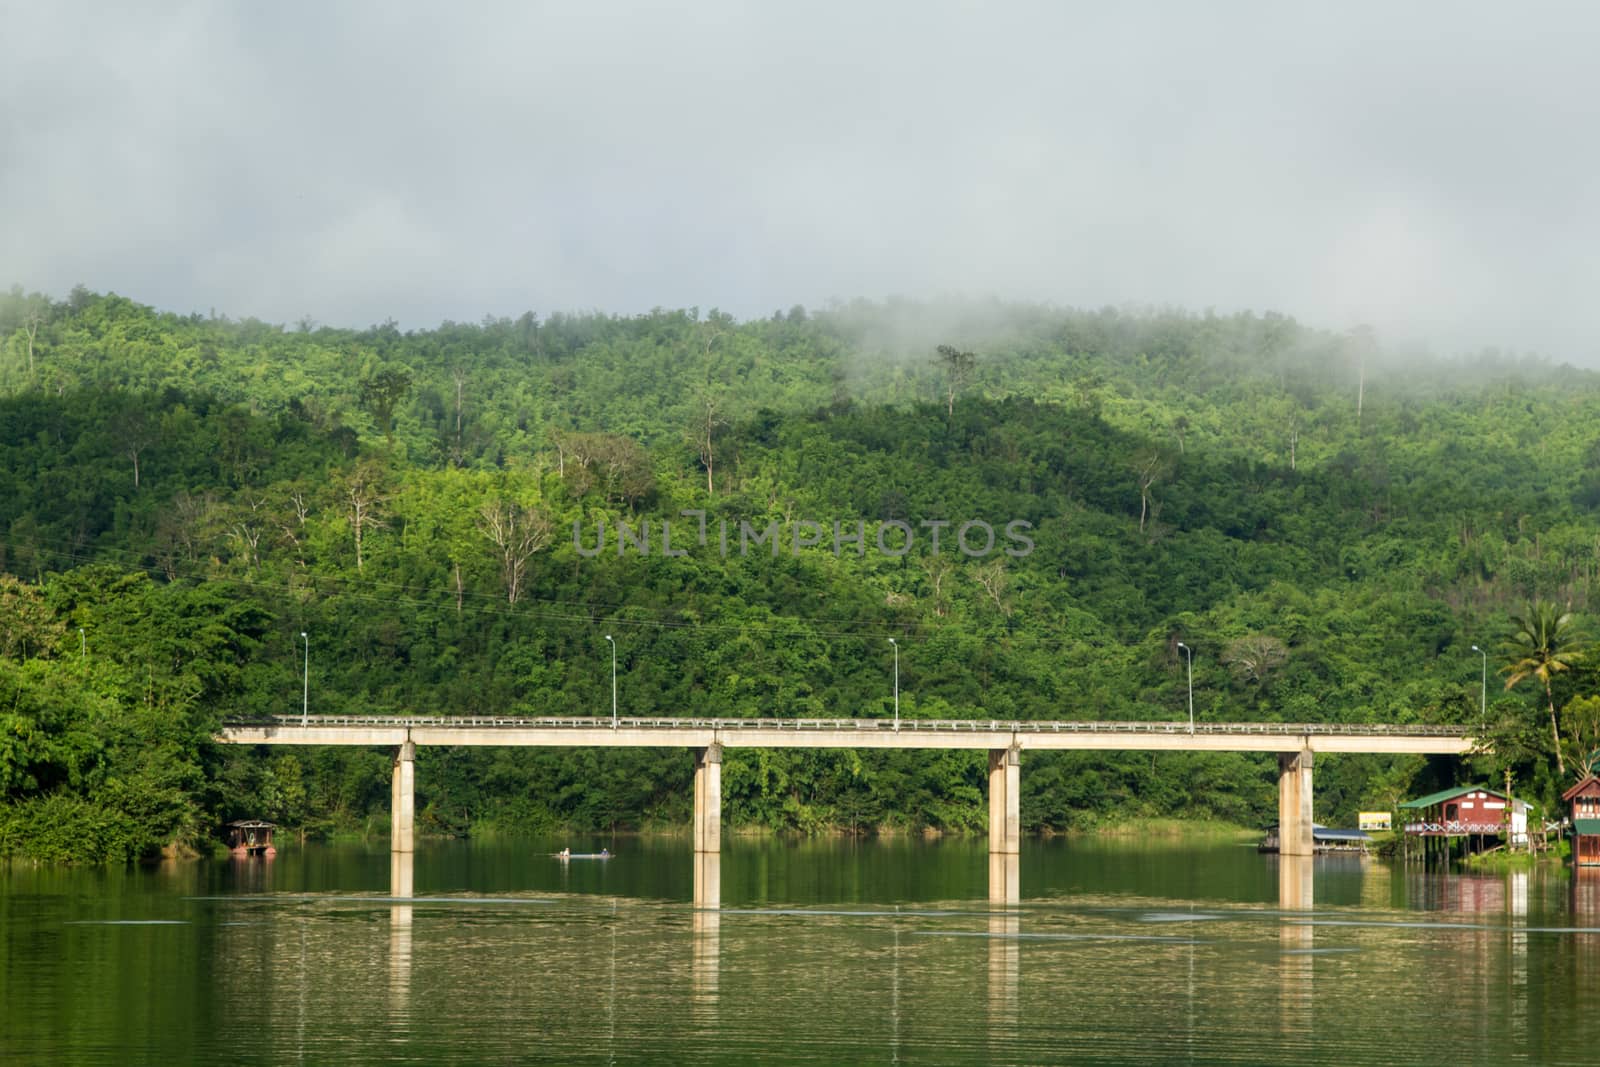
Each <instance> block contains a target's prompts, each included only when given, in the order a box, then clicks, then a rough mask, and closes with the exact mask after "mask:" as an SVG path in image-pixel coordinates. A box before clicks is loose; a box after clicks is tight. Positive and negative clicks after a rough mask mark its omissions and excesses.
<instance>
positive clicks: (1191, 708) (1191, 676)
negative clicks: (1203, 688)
mask: <svg viewBox="0 0 1600 1067" xmlns="http://www.w3.org/2000/svg"><path fill="white" fill-rule="evenodd" d="M1178 647H1179V648H1181V649H1183V651H1184V652H1185V653H1186V654H1187V657H1188V660H1189V733H1190V734H1191V735H1193V733H1194V649H1192V648H1190V647H1189V646H1188V645H1186V644H1184V643H1183V642H1182V641H1179V642H1178Z"/></svg>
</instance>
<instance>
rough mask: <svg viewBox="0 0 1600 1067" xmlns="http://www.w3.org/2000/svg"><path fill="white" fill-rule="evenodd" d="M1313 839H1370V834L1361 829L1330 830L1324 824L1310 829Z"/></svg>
mask: <svg viewBox="0 0 1600 1067" xmlns="http://www.w3.org/2000/svg"><path fill="white" fill-rule="evenodd" d="M1311 839H1312V840H1313V841H1371V840H1372V835H1371V834H1368V833H1364V832H1363V831H1361V830H1330V829H1328V828H1327V827H1325V826H1318V827H1314V828H1313V829H1312V831H1311Z"/></svg>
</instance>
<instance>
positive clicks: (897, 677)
mask: <svg viewBox="0 0 1600 1067" xmlns="http://www.w3.org/2000/svg"><path fill="white" fill-rule="evenodd" d="M889 643H890V644H891V645H893V646H894V732H895V733H899V732H900V642H898V641H896V640H895V639H894V638H892V637H891V638H889Z"/></svg>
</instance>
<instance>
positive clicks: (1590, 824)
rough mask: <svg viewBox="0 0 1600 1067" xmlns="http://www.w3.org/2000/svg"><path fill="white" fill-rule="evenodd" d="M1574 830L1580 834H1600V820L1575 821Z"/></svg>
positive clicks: (1573, 821)
mask: <svg viewBox="0 0 1600 1067" xmlns="http://www.w3.org/2000/svg"><path fill="white" fill-rule="evenodd" d="M1572 828H1573V829H1574V830H1576V831H1577V832H1578V833H1580V834H1600V819H1573V820H1572Z"/></svg>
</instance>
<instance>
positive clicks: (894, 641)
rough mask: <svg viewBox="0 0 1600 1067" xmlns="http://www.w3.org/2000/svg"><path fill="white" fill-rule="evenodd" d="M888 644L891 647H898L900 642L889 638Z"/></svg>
mask: <svg viewBox="0 0 1600 1067" xmlns="http://www.w3.org/2000/svg"><path fill="white" fill-rule="evenodd" d="M889 643H890V644H891V645H898V644H899V643H900V642H898V641H896V640H895V639H894V638H892V637H891V638H889Z"/></svg>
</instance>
